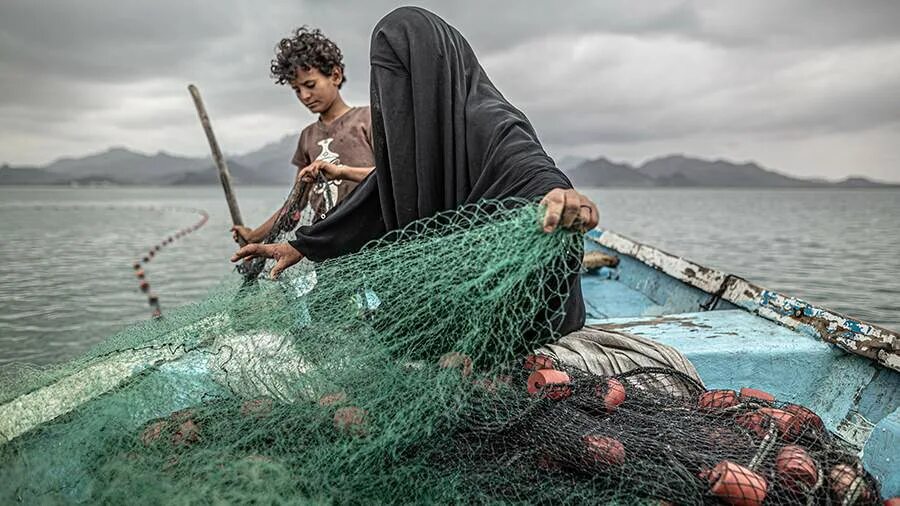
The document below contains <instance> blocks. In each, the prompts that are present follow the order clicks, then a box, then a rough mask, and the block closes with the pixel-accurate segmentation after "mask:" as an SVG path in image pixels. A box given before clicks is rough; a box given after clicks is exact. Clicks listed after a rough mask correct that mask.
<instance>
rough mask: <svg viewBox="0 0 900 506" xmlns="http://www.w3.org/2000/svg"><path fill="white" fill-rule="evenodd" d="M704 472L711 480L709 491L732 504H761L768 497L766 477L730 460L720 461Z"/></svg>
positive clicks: (756, 505)
mask: <svg viewBox="0 0 900 506" xmlns="http://www.w3.org/2000/svg"><path fill="white" fill-rule="evenodd" d="M704 474H706V477H707V479H708V480H709V493H710V494H712V495H714V496H716V497H718V498H719V499H720V500H721V501H723V502H725V503H727V504H730V505H731V506H760V505H762V503H763V501H764V500H765V499H766V492H767V491H768V489H769V484H768V483H767V482H766V480H765V478H763V477H762V476H760V475H759V474H757V473H755V472H753V471H751V470H750V469H747V468H746V467H744V466H742V465H739V464H735V463H734V462H731V461H730V460H723V461H722V462H719V463H718V464H716V466H715V467H714V468H712V470H710V471H708V472H706V473H704Z"/></svg>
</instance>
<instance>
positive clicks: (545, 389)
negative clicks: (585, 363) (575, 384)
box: [528, 369, 572, 401]
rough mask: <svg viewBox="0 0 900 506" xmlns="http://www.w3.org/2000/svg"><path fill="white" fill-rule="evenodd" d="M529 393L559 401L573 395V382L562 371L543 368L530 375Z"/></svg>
mask: <svg viewBox="0 0 900 506" xmlns="http://www.w3.org/2000/svg"><path fill="white" fill-rule="evenodd" d="M528 393H529V394H531V395H534V396H542V397H546V398H548V399H552V400H555V401H558V400H562V399H565V398H566V397H569V396H570V395H572V382H571V380H570V379H569V375H568V374H566V373H564V372H562V371H556V370H554V369H541V370H539V371H534V372H533V373H531V376H529V377H528Z"/></svg>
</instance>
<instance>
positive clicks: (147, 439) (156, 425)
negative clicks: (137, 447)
mask: <svg viewBox="0 0 900 506" xmlns="http://www.w3.org/2000/svg"><path fill="white" fill-rule="evenodd" d="M167 426H168V422H166V421H165V420H159V421H156V422H153V423H151V424H150V425H148V426H147V428H145V429H144V432H142V433H141V443H143V444H144V446H150V445H152V444H154V443H156V442H157V441H159V439H160V438H161V437H162V434H163V431H165V430H166V427H167Z"/></svg>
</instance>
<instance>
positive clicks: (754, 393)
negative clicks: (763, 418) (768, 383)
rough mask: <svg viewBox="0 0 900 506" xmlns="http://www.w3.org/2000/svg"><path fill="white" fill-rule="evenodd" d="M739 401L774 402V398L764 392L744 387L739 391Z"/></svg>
mask: <svg viewBox="0 0 900 506" xmlns="http://www.w3.org/2000/svg"><path fill="white" fill-rule="evenodd" d="M741 400H745V401H746V400H753V401H762V402H775V396H774V395H772V394H770V393H769V392H764V391H762V390H757V389H755V388H747V387H744V388H742V389H741Z"/></svg>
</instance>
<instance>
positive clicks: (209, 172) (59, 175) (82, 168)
mask: <svg viewBox="0 0 900 506" xmlns="http://www.w3.org/2000/svg"><path fill="white" fill-rule="evenodd" d="M296 146H297V137H296V136H295V135H287V136H285V137H283V138H281V139H280V140H278V141H276V142H273V143H271V144H267V145H265V146H263V147H262V148H260V149H258V150H256V151H253V152H250V153H246V154H243V155H237V156H231V157H228V167H229V169H230V171H231V175H232V177H233V179H234V180H235V182H236V183H237V184H238V185H289V184H291V182H292V181H293V178H294V174H295V170H294V169H293V166H292V165H291V163H290V162H291V158H292V157H293V154H294V151H295V149H296ZM558 164H559V167H560V168H561V169H562V170H563V171H564V172H565V173H566V174H567V175H568V176H569V178H570V179H572V182H573V183H574V184H575V185H576V186H580V187H590V186H594V187H633V188H647V187H738V188H881V187H900V184H890V183H880V182H876V181H871V180H869V179H865V178H861V177H851V178H847V179H844V180H843V181H839V182H829V181H825V180H823V179H800V178H795V177H791V176H786V175H784V174H780V173H778V172H776V171H773V170H770V169H766V168H763V167H760V166H759V165H757V164H756V163H753V162H747V163H734V162H730V161H727V160H704V159H701V158H693V157H687V156H683V155H669V156H664V157H660V158H654V159H652V160H649V161H647V162H645V163H643V164H641V165H639V166H632V165H629V164H627V163H616V162H612V161H610V160H608V159H606V158H603V157H600V158H595V159H586V158H579V157H572V156H568V157H563V158H561V159H559V161H558ZM218 182H219V179H218V173H217V171H216V169H215V167H214V166H213V164H212V161H211V159H210V158H206V157H202V158H188V157H182V156H175V155H170V154H168V153H164V152H159V153H157V154H155V155H145V154H141V153H136V152H134V151H130V150H128V149H125V148H111V149H109V150H107V151H104V152H103V153H98V154H94V155H89V156H85V157H82V158H62V159H59V160H57V161H55V162H53V163H50V164H49V165H46V166H43V167H10V166H9V165H4V166H2V167H0V185H80V184H84V185H98V184H119V185H162V186H173V185H210V184H218Z"/></svg>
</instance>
